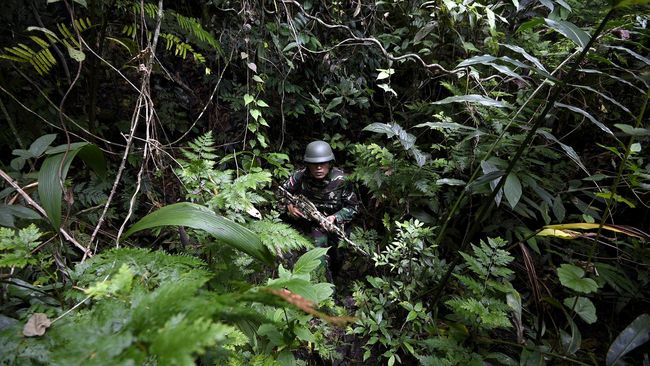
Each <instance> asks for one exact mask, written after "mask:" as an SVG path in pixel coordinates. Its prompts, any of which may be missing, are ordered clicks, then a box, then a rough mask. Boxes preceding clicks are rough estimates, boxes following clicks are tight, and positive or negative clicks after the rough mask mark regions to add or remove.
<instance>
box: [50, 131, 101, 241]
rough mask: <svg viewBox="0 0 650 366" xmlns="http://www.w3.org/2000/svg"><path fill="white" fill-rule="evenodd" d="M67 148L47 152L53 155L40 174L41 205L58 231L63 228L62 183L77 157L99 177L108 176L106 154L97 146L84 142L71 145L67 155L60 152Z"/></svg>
mask: <svg viewBox="0 0 650 366" xmlns="http://www.w3.org/2000/svg"><path fill="white" fill-rule="evenodd" d="M66 148H67V145H62V146H58V147H55V148H52V149H50V150H48V151H46V154H53V155H51V156H49V157H48V158H47V159H45V161H44V162H43V165H42V166H41V170H40V171H39V172H38V195H39V196H40V198H41V205H42V206H43V209H45V212H46V213H47V217H48V219H49V220H50V222H51V223H52V226H53V227H54V228H55V229H57V230H58V229H59V228H60V227H61V197H62V196H63V190H62V187H61V182H62V181H64V180H65V178H66V176H67V174H68V169H69V168H70V164H72V160H73V159H74V158H75V156H77V155H79V157H80V158H82V159H83V160H84V161H85V162H86V164H88V166H89V167H91V168H92V169H93V170H94V171H95V172H96V173H97V174H98V175H99V176H104V175H105V174H106V162H105V160H104V154H103V153H102V151H101V150H99V148H98V147H97V146H95V145H90V144H88V143H86V142H83V143H77V144H71V145H70V151H68V153H67V154H66V153H61V152H59V151H65V150H66ZM53 151H54V152H55V153H56V154H54V153H53ZM57 152H58V153H57ZM64 158H65V161H64V160H63V159H64Z"/></svg>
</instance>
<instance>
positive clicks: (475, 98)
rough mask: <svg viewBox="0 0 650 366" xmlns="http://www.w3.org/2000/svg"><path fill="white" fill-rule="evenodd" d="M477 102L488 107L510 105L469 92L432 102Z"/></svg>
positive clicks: (437, 103)
mask: <svg viewBox="0 0 650 366" xmlns="http://www.w3.org/2000/svg"><path fill="white" fill-rule="evenodd" d="M463 102H465V103H476V104H480V105H484V106H486V107H497V108H508V107H509V105H508V104H507V103H505V102H501V101H498V100H495V99H490V98H487V97H484V96H482V95H477V94H468V95H459V96H455V97H447V98H445V99H443V100H439V101H437V102H432V103H431V104H436V105H440V104H449V103H463Z"/></svg>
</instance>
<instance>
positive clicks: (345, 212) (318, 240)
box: [282, 167, 359, 282]
mask: <svg viewBox="0 0 650 366" xmlns="http://www.w3.org/2000/svg"><path fill="white" fill-rule="evenodd" d="M282 187H283V188H284V189H286V190H287V191H289V192H290V193H292V194H302V195H304V196H305V197H306V198H307V199H308V200H310V201H311V202H313V203H314V205H315V206H316V207H317V208H318V210H319V211H320V212H321V213H322V214H323V215H325V216H330V215H334V216H336V222H335V224H336V225H338V226H341V225H342V224H343V225H344V224H347V223H348V222H350V220H352V218H353V217H354V215H356V213H357V210H358V206H359V202H358V200H357V196H356V194H355V193H354V191H353V189H352V185H351V184H350V183H349V182H347V181H346V180H345V174H344V173H343V171H342V170H341V169H339V168H334V167H332V168H331V169H330V171H329V173H328V174H327V176H326V177H325V178H323V179H321V180H318V179H314V178H313V177H312V176H311V175H310V174H309V169H307V168H303V169H300V170H298V171H296V172H294V173H293V175H292V176H291V177H290V178H289V180H288V181H286V182H285V183H284V184H283V185H282ZM309 225H310V226H309V228H308V229H307V230H306V231H307V232H308V233H309V236H311V238H312V239H313V240H314V245H316V246H318V247H326V246H328V245H333V244H336V243H338V238H337V236H336V234H333V233H330V232H328V231H327V230H325V229H323V228H322V227H321V226H320V225H318V223H315V222H312V221H310V222H309ZM329 253H330V254H331V255H332V256H334V257H336V254H337V253H336V248H335V247H333V248H332V249H330V250H329ZM324 267H326V268H324V269H325V270H326V272H327V273H326V274H327V276H326V277H327V279H328V280H329V281H330V282H332V276H331V273H329V272H330V268H329V267H330V266H329V264H325V266H324Z"/></svg>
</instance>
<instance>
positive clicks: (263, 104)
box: [255, 100, 269, 108]
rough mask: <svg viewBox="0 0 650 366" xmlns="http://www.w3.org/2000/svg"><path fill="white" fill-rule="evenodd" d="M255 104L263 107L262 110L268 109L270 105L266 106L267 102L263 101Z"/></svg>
mask: <svg viewBox="0 0 650 366" xmlns="http://www.w3.org/2000/svg"><path fill="white" fill-rule="evenodd" d="M255 104H257V106H258V107H262V108H266V107H268V106H269V105H268V104H266V102H265V101H263V100H258V101H256V102H255Z"/></svg>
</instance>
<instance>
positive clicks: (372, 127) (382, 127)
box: [363, 122, 395, 137]
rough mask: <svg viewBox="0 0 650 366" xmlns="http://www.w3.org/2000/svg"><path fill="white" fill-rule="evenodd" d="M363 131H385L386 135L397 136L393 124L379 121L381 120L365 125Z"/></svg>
mask: <svg viewBox="0 0 650 366" xmlns="http://www.w3.org/2000/svg"><path fill="white" fill-rule="evenodd" d="M363 131H370V132H375V133H385V134H386V135H388V137H393V136H395V132H394V131H393V129H392V128H391V125H389V124H387V123H379V122H375V123H371V124H369V125H368V126H366V127H364V128H363Z"/></svg>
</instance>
